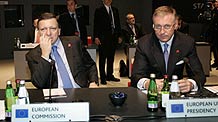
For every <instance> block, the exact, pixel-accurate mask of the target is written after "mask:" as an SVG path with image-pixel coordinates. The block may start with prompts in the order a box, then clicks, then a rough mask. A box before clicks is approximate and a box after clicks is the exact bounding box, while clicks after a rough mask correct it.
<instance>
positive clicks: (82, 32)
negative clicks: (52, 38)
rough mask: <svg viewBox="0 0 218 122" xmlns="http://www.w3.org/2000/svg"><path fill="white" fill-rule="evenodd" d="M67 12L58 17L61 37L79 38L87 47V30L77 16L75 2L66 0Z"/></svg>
mask: <svg viewBox="0 0 218 122" xmlns="http://www.w3.org/2000/svg"><path fill="white" fill-rule="evenodd" d="M66 4H67V10H68V12H66V13H63V14H61V15H60V16H59V19H58V22H59V24H60V26H61V36H79V37H80V38H81V40H82V41H83V44H84V45H85V46H86V47H87V29H86V25H85V20H84V19H83V18H82V16H81V15H78V14H77V11H76V7H77V0H66Z"/></svg>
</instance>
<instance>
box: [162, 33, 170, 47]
mask: <svg viewBox="0 0 218 122" xmlns="http://www.w3.org/2000/svg"><path fill="white" fill-rule="evenodd" d="M173 37H174V34H173V35H172V37H171V38H170V40H169V41H167V42H162V41H160V40H159V42H160V44H161V46H162V45H163V44H165V43H167V44H168V45H169V47H170V46H171V45H172V42H173Z"/></svg>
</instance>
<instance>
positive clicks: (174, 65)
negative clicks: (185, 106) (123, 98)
mask: <svg viewBox="0 0 218 122" xmlns="http://www.w3.org/2000/svg"><path fill="white" fill-rule="evenodd" d="M152 20H153V29H154V32H152V33H150V34H148V35H146V36H143V37H142V38H140V39H139V41H138V45H137V47H136V53H135V60H134V63H133V71H132V76H131V85H132V86H133V87H137V88H139V89H147V88H148V86H149V82H150V79H149V77H150V74H151V73H154V74H156V78H157V79H156V83H157V88H158V90H159V91H160V90H161V89H162V87H163V76H164V75H168V76H169V78H172V75H177V76H178V83H179V88H180V91H181V92H182V93H187V92H190V91H196V90H201V88H202V86H203V85H204V83H205V81H206V78H205V75H204V72H203V68H202V65H201V62H200V60H199V58H198V56H197V52H196V48H195V41H194V39H193V38H192V37H190V36H188V35H186V34H183V33H181V32H178V31H175V22H176V11H175V9H173V8H172V7H169V6H161V7H158V8H157V9H155V11H154V14H153V18H152ZM186 63H187V64H186ZM185 66H186V72H187V75H188V78H184V76H183V70H184V67H185Z"/></svg>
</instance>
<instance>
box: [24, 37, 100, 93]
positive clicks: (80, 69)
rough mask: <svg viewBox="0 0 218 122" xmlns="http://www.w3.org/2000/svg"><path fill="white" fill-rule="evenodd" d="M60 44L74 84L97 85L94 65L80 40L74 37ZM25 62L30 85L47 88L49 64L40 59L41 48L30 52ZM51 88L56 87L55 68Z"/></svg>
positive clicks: (82, 85)
mask: <svg viewBox="0 0 218 122" xmlns="http://www.w3.org/2000/svg"><path fill="white" fill-rule="evenodd" d="M62 44H63V46H64V49H65V53H66V57H67V60H68V63H69V66H70V69H71V72H72V75H73V78H74V79H75V81H76V83H77V84H78V85H79V86H81V87H88V86H89V83H90V82H93V81H95V82H96V83H98V74H97V68H96V63H95V62H94V61H93V60H92V58H91V56H90V55H89V53H88V52H87V50H86V49H85V48H84V46H82V43H81V40H80V39H79V38H78V37H76V36H74V39H72V40H64V41H62ZM26 60H27V61H28V65H29V68H30V71H31V80H32V83H33V84H34V85H35V86H36V87H37V88H40V89H41V88H49V81H50V74H51V63H50V62H48V61H47V60H45V59H44V58H42V57H41V48H40V47H39V46H37V47H36V48H34V49H32V50H30V51H29V52H28V53H27V54H26ZM52 75H53V79H52V87H54V88H55V87H58V78H57V72H56V68H55V67H54V70H53V72H52Z"/></svg>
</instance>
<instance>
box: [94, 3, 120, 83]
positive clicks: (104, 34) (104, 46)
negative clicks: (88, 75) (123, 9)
mask: <svg viewBox="0 0 218 122" xmlns="http://www.w3.org/2000/svg"><path fill="white" fill-rule="evenodd" d="M111 3H112V0H103V5H102V6H101V7H99V8H96V10H95V14H94V39H95V44H96V45H98V49H99V72H100V77H101V78H100V79H101V84H103V85H105V84H107V82H106V80H107V81H115V82H119V81H120V79H118V78H115V77H114V75H113V70H114V55H115V50H116V46H117V44H118V38H119V36H120V31H121V27H120V18H119V13H118V9H117V8H115V7H113V6H111ZM106 60H107V61H106ZM106 62H107V68H106V71H107V72H105V63H106Z"/></svg>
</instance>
